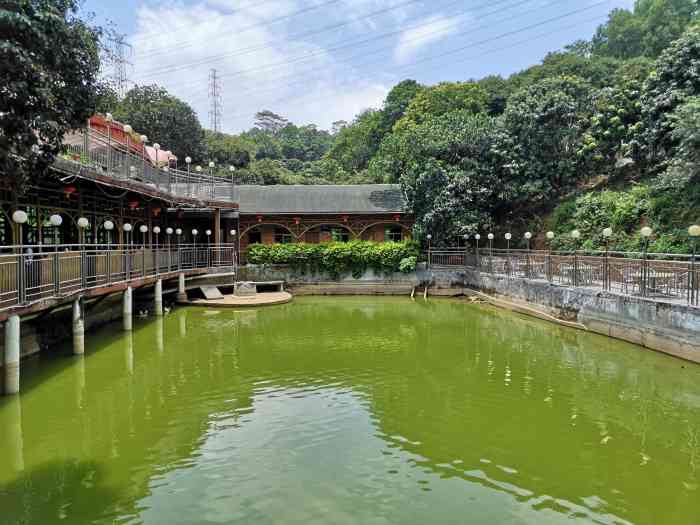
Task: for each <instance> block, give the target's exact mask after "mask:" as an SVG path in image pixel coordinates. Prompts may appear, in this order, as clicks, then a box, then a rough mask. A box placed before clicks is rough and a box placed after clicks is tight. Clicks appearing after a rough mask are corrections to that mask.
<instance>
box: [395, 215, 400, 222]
mask: <svg viewBox="0 0 700 525" xmlns="http://www.w3.org/2000/svg"><path fill="white" fill-rule="evenodd" d="M394 220H395V221H396V222H399V221H400V220H401V215H399V214H396V215H394Z"/></svg>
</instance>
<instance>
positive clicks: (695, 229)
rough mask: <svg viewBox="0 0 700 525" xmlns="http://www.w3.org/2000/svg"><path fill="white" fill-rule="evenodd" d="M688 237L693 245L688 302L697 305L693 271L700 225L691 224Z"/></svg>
mask: <svg viewBox="0 0 700 525" xmlns="http://www.w3.org/2000/svg"><path fill="white" fill-rule="evenodd" d="M688 235H690V239H691V241H692V245H693V255H692V258H691V259H690V279H689V282H688V292H689V293H688V302H689V303H690V304H697V303H698V276H697V275H696V270H695V257H696V255H697V251H698V237H700V225H697V224H693V225H692V226H691V227H690V228H688Z"/></svg>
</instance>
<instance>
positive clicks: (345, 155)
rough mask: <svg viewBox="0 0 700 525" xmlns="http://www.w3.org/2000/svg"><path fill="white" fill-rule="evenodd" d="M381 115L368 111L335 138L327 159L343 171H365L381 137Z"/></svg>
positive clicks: (372, 110)
mask: <svg viewBox="0 0 700 525" xmlns="http://www.w3.org/2000/svg"><path fill="white" fill-rule="evenodd" d="M381 124H382V113H381V112H380V111H377V110H375V109H368V110H366V111H364V112H362V113H360V114H359V115H358V116H357V117H356V118H355V120H354V121H353V123H352V124H351V125H350V126H347V127H345V128H343V129H342V130H341V131H340V133H338V135H336V137H335V141H334V142H333V145H332V146H331V148H330V150H329V151H328V158H331V159H334V160H336V161H337V162H338V163H339V164H340V165H341V166H342V167H343V169H344V170H345V171H347V172H350V173H352V172H357V171H361V170H363V169H365V168H366V167H367V165H368V164H369V161H370V159H371V158H372V157H373V156H374V154H375V153H376V151H377V148H378V147H379V144H380V142H381V137H382V128H381Z"/></svg>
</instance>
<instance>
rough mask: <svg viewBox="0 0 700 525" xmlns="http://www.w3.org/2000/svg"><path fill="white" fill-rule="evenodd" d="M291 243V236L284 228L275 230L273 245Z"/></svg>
mask: <svg viewBox="0 0 700 525" xmlns="http://www.w3.org/2000/svg"><path fill="white" fill-rule="evenodd" d="M292 241H293V239H292V234H291V233H289V231H288V230H285V229H284V228H275V243H277V244H290V243H291V242H292Z"/></svg>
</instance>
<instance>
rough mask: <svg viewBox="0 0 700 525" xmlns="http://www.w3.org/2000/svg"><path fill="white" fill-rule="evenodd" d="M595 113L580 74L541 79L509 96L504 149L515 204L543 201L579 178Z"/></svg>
mask: <svg viewBox="0 0 700 525" xmlns="http://www.w3.org/2000/svg"><path fill="white" fill-rule="evenodd" d="M591 112H592V107H591V89H590V86H589V85H588V84H587V83H585V82H583V81H582V80H581V79H579V78H576V77H557V78H550V79H546V80H542V81H540V82H538V83H536V84H534V85H532V86H530V87H528V88H525V89H522V90H520V91H518V92H516V93H515V94H514V95H513V96H512V97H511V98H510V99H509V100H508V107H507V108H506V111H505V113H504V115H503V118H504V120H503V122H504V126H505V134H504V136H503V141H502V143H501V144H500V146H499V148H500V149H501V150H502V151H503V152H504V155H505V156H507V157H508V159H509V161H508V163H507V165H508V168H509V171H510V180H511V183H510V184H511V185H512V186H513V187H514V194H513V204H514V205H518V204H526V205H527V206H529V207H533V206H537V205H542V204H544V203H546V202H548V200H549V199H551V198H552V197H555V196H556V195H558V194H560V193H561V191H562V190H564V189H566V188H568V187H570V186H571V185H572V184H573V183H575V182H576V181H577V180H578V178H579V175H580V172H579V170H580V168H581V164H580V162H579V160H578V156H577V152H578V150H579V149H580V148H581V146H582V143H581V137H582V129H583V128H584V127H585V123H586V122H588V120H589V118H590V115H591Z"/></svg>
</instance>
